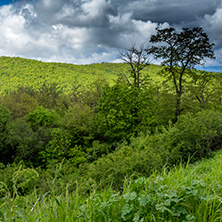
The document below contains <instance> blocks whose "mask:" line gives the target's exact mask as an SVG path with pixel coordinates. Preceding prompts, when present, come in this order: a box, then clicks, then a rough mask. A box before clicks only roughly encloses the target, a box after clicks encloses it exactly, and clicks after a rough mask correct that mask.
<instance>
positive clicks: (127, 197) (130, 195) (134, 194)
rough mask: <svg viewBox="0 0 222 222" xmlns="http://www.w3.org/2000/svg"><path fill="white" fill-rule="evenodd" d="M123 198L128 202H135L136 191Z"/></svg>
mask: <svg viewBox="0 0 222 222" xmlns="http://www.w3.org/2000/svg"><path fill="white" fill-rule="evenodd" d="M123 198H124V199H125V200H126V201H127V202H128V201H129V200H135V199H136V198H137V194H136V192H135V191H134V192H132V193H126V194H124V196H123Z"/></svg>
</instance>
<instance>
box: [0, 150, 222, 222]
mask: <svg viewBox="0 0 222 222" xmlns="http://www.w3.org/2000/svg"><path fill="white" fill-rule="evenodd" d="M60 167H61V166H60ZM20 171H21V169H20ZM21 174H22V173H21V172H20V173H19V175H21ZM15 175H18V173H17V174H15ZM57 179H58V178H57ZM14 181H15V182H14V189H13V190H12V191H9V190H7V188H6V185H4V184H3V183H1V184H0V187H1V189H0V190H1V196H2V198H1V199H0V221H28V222H37V221H41V222H55V221H58V222H60V221H67V222H72V221H78V222H97V221H101V222H111V221H112V222H115V221H116V222H117V221H133V222H142V221H172V222H176V221H184V222H185V221H198V222H212V221H222V205H221V203H222V152H217V153H216V154H215V155H214V157H213V158H211V159H205V160H202V161H200V162H199V163H196V164H193V165H188V164H187V165H185V166H184V165H180V166H178V167H175V168H174V169H172V170H170V171H167V170H166V169H163V170H162V172H161V173H156V174H155V173H154V174H153V175H152V176H150V177H149V178H144V177H141V178H139V179H137V180H133V179H130V178H129V179H126V180H125V183H124V185H123V191H122V192H121V193H120V192H116V191H113V190H112V189H111V188H109V187H107V189H106V190H104V191H103V192H98V191H97V189H96V187H95V188H94V189H92V190H91V191H90V192H89V193H88V194H82V193H81V192H80V190H79V188H78V183H77V184H76V189H75V191H74V192H70V189H69V184H64V186H63V192H61V193H62V194H60V195H56V194H55V193H53V190H52V191H51V192H46V193H45V194H43V195H40V194H39V193H38V191H37V190H36V189H33V192H32V193H30V194H29V195H26V196H22V195H20V194H19V192H18V189H17V187H21V186H20V185H19V184H16V180H15V178H14ZM17 182H18V180H17ZM23 185H24V181H23ZM3 190H4V195H3Z"/></svg>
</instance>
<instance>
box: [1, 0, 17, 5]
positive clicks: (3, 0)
mask: <svg viewBox="0 0 222 222" xmlns="http://www.w3.org/2000/svg"><path fill="white" fill-rule="evenodd" d="M15 1H18V0H0V6H2V5H8V4H11V3H13V2H15Z"/></svg>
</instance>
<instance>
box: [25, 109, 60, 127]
mask: <svg viewBox="0 0 222 222" xmlns="http://www.w3.org/2000/svg"><path fill="white" fill-rule="evenodd" d="M58 120H59V115H58V114H57V113H56V112H55V111H53V110H52V111H50V110H48V109H46V108H44V107H43V106H39V107H37V108H36V109H35V110H33V112H30V113H29V114H28V121H29V122H30V124H31V127H32V129H33V130H37V129H38V128H39V127H48V126H51V127H53V126H55V125H56V124H57V123H58Z"/></svg>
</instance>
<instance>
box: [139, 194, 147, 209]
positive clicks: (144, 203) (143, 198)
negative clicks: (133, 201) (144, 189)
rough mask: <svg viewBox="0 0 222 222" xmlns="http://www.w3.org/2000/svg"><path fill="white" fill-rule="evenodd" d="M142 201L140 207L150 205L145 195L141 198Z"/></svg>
mask: <svg viewBox="0 0 222 222" xmlns="http://www.w3.org/2000/svg"><path fill="white" fill-rule="evenodd" d="M139 201H140V206H142V207H145V206H146V204H147V203H148V200H147V198H146V197H145V195H142V197H140V198H139Z"/></svg>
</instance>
